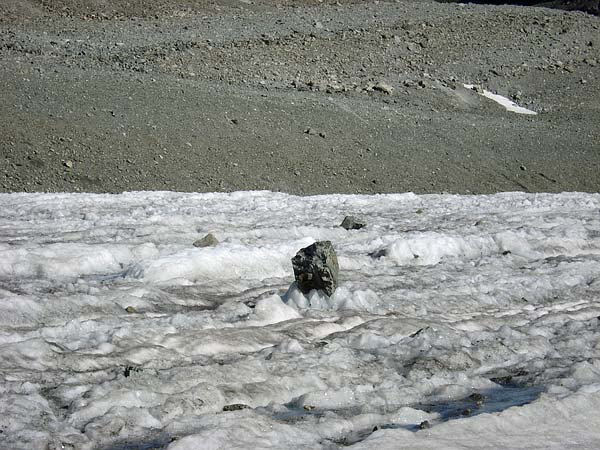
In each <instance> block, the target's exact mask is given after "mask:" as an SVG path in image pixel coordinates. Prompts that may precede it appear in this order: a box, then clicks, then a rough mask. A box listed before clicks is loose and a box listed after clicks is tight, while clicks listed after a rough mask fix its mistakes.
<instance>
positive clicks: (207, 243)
mask: <svg viewBox="0 0 600 450" xmlns="http://www.w3.org/2000/svg"><path fill="white" fill-rule="evenodd" d="M218 243H219V240H218V239H217V238H216V237H215V235H214V234H212V233H208V234H207V235H206V236H204V237H203V238H202V239H198V240H197V241H195V242H194V247H214V246H215V245H217V244H218Z"/></svg>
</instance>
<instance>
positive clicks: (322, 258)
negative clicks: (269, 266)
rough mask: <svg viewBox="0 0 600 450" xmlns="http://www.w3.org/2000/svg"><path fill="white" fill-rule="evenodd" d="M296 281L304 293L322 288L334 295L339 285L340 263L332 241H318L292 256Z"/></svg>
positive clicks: (328, 293)
mask: <svg viewBox="0 0 600 450" xmlns="http://www.w3.org/2000/svg"><path fill="white" fill-rule="evenodd" d="M292 266H293V267H294V276H295V277H296V283H297V284H298V287H299V288H300V290H301V291H302V293H304V294H308V293H309V292H310V291H311V290H313V289H316V290H322V291H323V292H325V294H327V295H328V296H330V297H331V296H332V295H333V293H334V292H335V289H336V287H337V278H338V274H339V271H340V269H339V265H338V260H337V256H336V254H335V250H334V249H333V245H331V242H330V241H317V242H315V243H314V244H312V245H310V246H308V247H305V248H303V249H301V250H299V251H298V253H296V256H294V257H293V258H292Z"/></svg>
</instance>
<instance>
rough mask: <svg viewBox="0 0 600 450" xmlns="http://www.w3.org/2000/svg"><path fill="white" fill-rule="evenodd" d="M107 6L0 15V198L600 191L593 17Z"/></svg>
mask: <svg viewBox="0 0 600 450" xmlns="http://www.w3.org/2000/svg"><path fill="white" fill-rule="evenodd" d="M103 3H104V2H96V3H94V2H84V1H79V2H77V1H72V0H71V1H67V0H63V1H62V2H60V1H54V2H51V3H50V8H46V9H43V8H41V7H39V5H38V4H37V3H36V2H33V1H31V2H16V1H15V2H13V3H11V2H10V1H8V2H6V3H4V4H3V5H2V7H3V8H4V10H3V11H2V13H3V14H2V15H1V17H2V18H3V21H2V23H0V191H2V192H12V191H93V192H119V191H123V190H155V189H159V190H164V189H168V190H179V191H222V190H224V191H230V190H239V189H271V190H282V191H286V192H290V193H299V194H316V193H329V192H348V193H352V192H363V193H376V192H399V191H414V192H457V193H487V192H495V191H507V190H509V191H512V190H523V191H532V192H540V191H550V192H555V191H564V190H579V191H598V190H600V136H599V133H598V126H597V124H598V123H600V117H599V116H600V114H599V113H600V83H599V81H598V80H599V77H600V50H599V49H600V19H599V18H598V17H597V16H593V15H588V14H585V13H583V12H566V11H560V10H554V9H546V8H535V7H519V6H492V5H462V4H450V3H444V4H442V3H435V2H428V1H418V2H417V1H399V2H394V3H391V2H390V3H388V2H375V1H373V2H371V1H368V2H338V3H337V4H336V3H334V2H322V3H319V2H317V1H315V2H307V1H303V2H299V1H294V2H292V1H288V2H279V4H275V3H274V2H272V1H270V0H263V1H254V2H252V1H246V0H243V1H234V0H231V1H228V2H219V3H218V5H217V4H215V3H211V2H200V1H191V0H190V1H189V2H185V1H183V0H179V1H177V2H166V1H162V2H153V3H152V5H153V6H152V9H148V8H147V7H145V6H144V3H145V2H141V1H130V2H109V3H110V5H109V6H106V5H103ZM463 83H471V84H477V85H480V86H482V87H483V88H485V89H488V90H490V91H492V92H497V93H499V94H502V95H504V96H506V97H508V98H511V99H513V100H515V101H516V102H517V103H518V104H520V105H522V106H526V107H528V108H530V109H533V110H534V111H536V112H538V115H536V116H524V115H518V114H514V113H510V112H508V111H505V110H504V108H503V107H501V106H499V105H497V104H495V103H494V102H492V101H490V100H487V99H485V98H483V97H482V96H480V95H478V94H477V93H475V92H473V91H470V90H467V89H464V88H463V87H462V86H463Z"/></svg>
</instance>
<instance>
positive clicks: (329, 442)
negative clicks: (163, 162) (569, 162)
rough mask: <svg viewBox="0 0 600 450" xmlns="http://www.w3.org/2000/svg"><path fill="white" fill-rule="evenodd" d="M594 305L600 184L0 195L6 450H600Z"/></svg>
mask: <svg viewBox="0 0 600 450" xmlns="http://www.w3.org/2000/svg"><path fill="white" fill-rule="evenodd" d="M354 212H360V214H361V215H364V216H365V217H368V218H369V227H367V228H364V229H361V230H356V231H353V232H351V233H349V232H348V231H346V230H344V229H343V228H341V227H339V218H340V217H343V216H344V215H346V214H349V213H354ZM206 230H211V231H212V232H214V233H215V234H216V235H217V236H219V240H220V244H219V245H218V246H215V247H205V248H195V247H193V246H191V245H190V243H191V242H193V241H194V239H196V238H197V237H198V235H199V234H200V235H202V234H203V233H206ZM316 240H330V241H331V242H332V243H333V245H334V246H335V249H336V252H337V255H338V259H339V266H340V279H339V287H338V289H337V290H336V292H335V293H334V294H333V295H332V296H327V295H323V293H320V292H318V291H312V292H310V293H308V294H303V293H302V292H301V290H300V289H299V288H298V287H297V285H296V284H295V283H294V282H293V281H294V276H293V273H292V268H291V265H290V258H291V257H292V256H293V255H294V254H295V253H296V251H297V250H298V249H300V248H303V247H306V246H308V245H310V244H311V243H313V242H315V241H316ZM599 317H600V195H591V194H576V193H572V194H560V195H551V194H536V195H528V194H521V193H506V194H498V195H493V196H466V197H463V196H451V195H431V196H417V195H413V194H398V195H386V196H340V195H334V196H318V197H304V198H301V197H293V196H288V195H285V194H275V193H269V192H240V193H233V194H202V195H199V194H178V193H164V192H163V193H160V192H157V193H127V194H122V195H84V194H82V195H66V194H52V195H50V194H11V195H0V448H2V449H4V448H6V449H14V450H19V449H27V450H37V449H44V450H45V449H63V448H64V449H78V450H79V449H82V450H88V449H89V450H91V449H103V450H104V449H110V450H117V449H142V448H159V449H169V450H188V449H190V450H197V449H200V448H202V449H223V448H227V449H247V448H273V449H281V448H289V449H336V448H342V447H343V448H346V447H350V448H354V449H367V448H368V449H407V450H408V449H417V448H418V449H432V450H442V449H444V450H447V449H461V450H464V449H473V450H475V449H481V448H487V449H523V448H528V449H540V450H541V449H552V450H559V449H560V450H563V449H573V450H575V449H584V448H585V449H595V448H599V443H600V362H599V356H600V344H599V342H600V322H599V319H598V318H599ZM473 394H476V395H473ZM231 405H236V406H235V407H234V408H232V407H231ZM245 406H247V408H246V407H245ZM224 408H225V409H226V410H227V411H223V409H224ZM424 421H428V422H429V423H430V424H431V427H430V428H428V429H423V430H420V429H419V424H420V423H422V422H424Z"/></svg>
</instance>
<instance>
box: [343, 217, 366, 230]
mask: <svg viewBox="0 0 600 450" xmlns="http://www.w3.org/2000/svg"><path fill="white" fill-rule="evenodd" d="M366 226H367V222H366V221H365V220H362V219H359V218H357V217H354V216H346V217H344V220H343V221H342V223H341V225H340V227H342V228H345V229H346V230H360V229H361V228H364V227H366Z"/></svg>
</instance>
